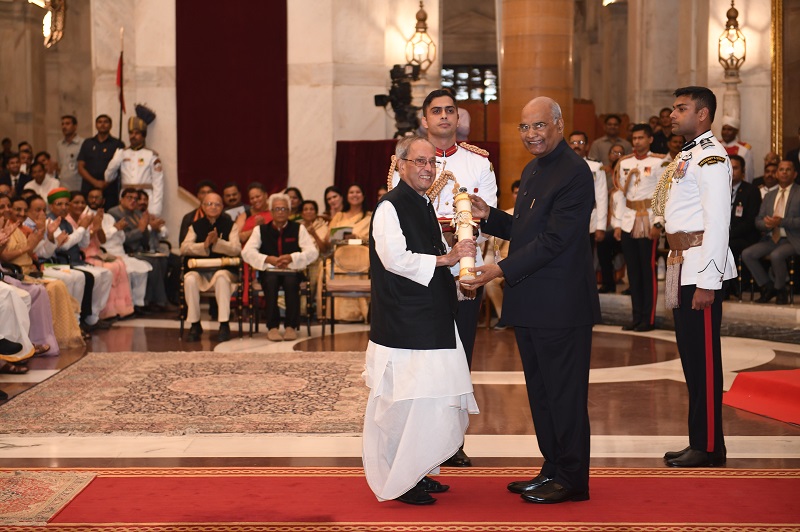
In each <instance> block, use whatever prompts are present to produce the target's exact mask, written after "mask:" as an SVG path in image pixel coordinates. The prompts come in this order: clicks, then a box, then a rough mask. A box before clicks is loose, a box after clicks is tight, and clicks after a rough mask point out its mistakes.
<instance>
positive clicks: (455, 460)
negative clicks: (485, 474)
mask: <svg viewBox="0 0 800 532" xmlns="http://www.w3.org/2000/svg"><path fill="white" fill-rule="evenodd" d="M442 465H445V466H450V467H470V466H471V465H472V460H470V459H469V456H467V453H465V452H464V447H463V446H462V447H461V448H459V449H458V451H456V454H454V455H453V456H451V457H450V458H448V459H447V460H445V461H444V463H443V464H442Z"/></svg>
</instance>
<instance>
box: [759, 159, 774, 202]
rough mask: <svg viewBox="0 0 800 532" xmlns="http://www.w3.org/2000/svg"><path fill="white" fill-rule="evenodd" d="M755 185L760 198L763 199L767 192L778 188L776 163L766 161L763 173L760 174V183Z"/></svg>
mask: <svg viewBox="0 0 800 532" xmlns="http://www.w3.org/2000/svg"><path fill="white" fill-rule="evenodd" d="M757 186H758V191H759V192H760V193H761V199H764V196H766V195H767V193H768V192H772V191H773V190H777V189H778V163H774V164H773V163H767V164H766V165H765V166H764V175H763V176H761V183H759V184H758V185H757Z"/></svg>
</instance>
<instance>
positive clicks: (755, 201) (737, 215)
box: [728, 155, 761, 289]
mask: <svg viewBox="0 0 800 532" xmlns="http://www.w3.org/2000/svg"><path fill="white" fill-rule="evenodd" d="M729 157H730V160H731V170H732V180H731V184H732V192H731V229H730V236H729V238H728V247H730V248H731V251H732V252H733V258H734V259H736V266H741V264H740V261H741V260H742V259H741V255H742V251H744V250H745V248H747V247H748V246H751V245H753V244H755V243H756V242H758V239H759V237H760V236H761V235H760V233H759V231H758V229H757V228H756V216H758V210H759V209H760V208H761V193H760V192H759V190H758V187H757V186H755V185H753V184H751V183H748V182H747V181H745V180H744V168H745V162H744V158H743V157H742V156H740V155H730V156H729ZM743 273H744V272H743ZM748 278H749V277H748ZM739 289H741V287H739Z"/></svg>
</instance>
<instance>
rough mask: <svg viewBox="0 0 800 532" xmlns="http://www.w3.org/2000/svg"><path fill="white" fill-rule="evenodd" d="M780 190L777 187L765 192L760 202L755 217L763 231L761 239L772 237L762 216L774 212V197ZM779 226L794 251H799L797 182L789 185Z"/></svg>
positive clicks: (798, 186)
mask: <svg viewBox="0 0 800 532" xmlns="http://www.w3.org/2000/svg"><path fill="white" fill-rule="evenodd" d="M780 190H781V189H780V187H778V188H776V189H775V190H772V191H770V192H767V195H766V196H764V201H762V202H761V209H759V211H758V216H757V217H756V227H757V228H758V230H759V231H761V232H762V233H763V238H762V240H767V239H769V238H772V230H771V229H767V226H766V225H765V224H764V217H766V216H772V214H773V213H774V212H775V199H776V198H777V197H778V192H780ZM781 227H782V228H784V229H785V230H786V238H787V239H788V240H789V242H791V244H792V247H793V248H794V251H795V253H800V185H798V184H792V185H791V187H789V197H788V198H787V199H786V207H785V208H784V210H783V220H782V221H781Z"/></svg>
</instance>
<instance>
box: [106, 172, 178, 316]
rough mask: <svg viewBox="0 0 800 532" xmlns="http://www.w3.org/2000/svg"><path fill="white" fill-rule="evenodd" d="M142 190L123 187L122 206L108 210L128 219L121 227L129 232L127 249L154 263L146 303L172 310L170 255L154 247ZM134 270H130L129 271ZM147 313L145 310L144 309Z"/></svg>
mask: <svg viewBox="0 0 800 532" xmlns="http://www.w3.org/2000/svg"><path fill="white" fill-rule="evenodd" d="M138 203H139V191H138V190H137V189H135V188H133V187H126V188H125V189H123V190H122V197H121V198H120V202H119V205H117V206H116V207H114V208H113V209H111V210H109V211H108V214H110V215H111V216H113V217H114V219H115V220H116V221H117V222H119V221H121V220H124V221H125V224H124V225H122V227H121V229H122V230H123V231H124V232H125V242H124V244H123V245H124V248H125V251H126V252H127V253H132V254H133V255H134V257H136V258H137V259H141V260H144V261H146V262H147V263H149V264H150V266H151V267H152V268H153V269H152V270H151V271H150V272H148V274H147V289H146V292H145V298H144V299H145V304H146V305H147V310H148V311H154V312H161V311H164V310H169V303H168V301H167V289H166V280H167V266H168V263H167V257H165V256H163V255H161V254H159V253H157V250H151V249H150V248H149V245H150V213H149V212H144V213H143V212H142V211H140V210H139V208H138ZM129 271H130V270H129ZM143 313H144V312H143Z"/></svg>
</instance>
